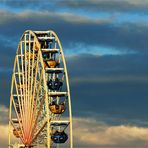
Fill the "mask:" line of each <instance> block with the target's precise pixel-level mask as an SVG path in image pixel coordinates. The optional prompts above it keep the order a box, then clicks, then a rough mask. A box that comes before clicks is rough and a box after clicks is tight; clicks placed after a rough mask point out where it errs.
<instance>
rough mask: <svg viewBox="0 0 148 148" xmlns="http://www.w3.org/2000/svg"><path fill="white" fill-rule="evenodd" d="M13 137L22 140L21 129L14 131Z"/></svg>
mask: <svg viewBox="0 0 148 148" xmlns="http://www.w3.org/2000/svg"><path fill="white" fill-rule="evenodd" d="M13 135H14V136H15V137H16V138H20V137H22V135H23V134H22V131H21V128H19V127H18V128H14V129H13Z"/></svg>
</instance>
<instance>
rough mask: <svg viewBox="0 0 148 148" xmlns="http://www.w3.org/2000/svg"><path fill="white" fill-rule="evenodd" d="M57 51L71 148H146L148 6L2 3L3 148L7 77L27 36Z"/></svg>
mask: <svg viewBox="0 0 148 148" xmlns="http://www.w3.org/2000/svg"><path fill="white" fill-rule="evenodd" d="M27 29H31V30H48V29H52V30H54V31H55V32H56V33H57V35H58V37H59V38H60V41H61V43H62V46H63V49H64V53H65V57H66V61H67V67H68V73H69V78H70V87H71V95H72V107H73V123H74V127H73V128H74V135H73V136H74V147H75V148H147V147H148V107H147V106H148V91H147V86H148V0H50V1H49V0H21V1H20V0H0V131H2V132H3V133H4V134H3V135H0V148H6V147H7V131H8V130H7V123H8V121H7V120H8V119H7V116H8V107H9V94H10V86H11V74H12V69H13V61H14V57H15V52H16V49H17V44H18V42H19V39H20V37H21V35H22V33H23V32H24V31H25V30H27Z"/></svg>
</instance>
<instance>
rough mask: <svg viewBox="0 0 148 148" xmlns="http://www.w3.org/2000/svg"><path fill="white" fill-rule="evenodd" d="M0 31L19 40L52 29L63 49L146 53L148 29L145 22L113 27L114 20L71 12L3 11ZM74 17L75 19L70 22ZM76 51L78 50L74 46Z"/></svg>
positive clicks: (5, 35)
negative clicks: (27, 32) (32, 32)
mask: <svg viewBox="0 0 148 148" xmlns="http://www.w3.org/2000/svg"><path fill="white" fill-rule="evenodd" d="M0 14H1V23H0V31H1V34H2V35H3V36H4V37H5V38H7V37H8V38H10V39H11V36H14V37H15V38H16V37H17V38H19V37H20V36H21V34H22V32H23V31H24V30H26V29H32V30H47V29H49V28H50V29H53V30H55V31H56V32H57V34H58V35H59V37H60V39H61V41H62V43H63V45H64V47H66V48H71V47H73V48H74V46H75V44H76V43H77V44H83V45H84V48H85V46H86V47H87V45H90V46H104V47H109V48H113V49H114V48H115V49H117V50H121V51H122V50H123V51H125V50H127V51H128V50H131V51H136V52H144V53H146V52H147V51H148V50H147V38H148V26H147V25H145V24H142V23H137V24H134V23H124V24H118V25H115V24H114V20H111V19H107V20H106V19H92V18H89V17H84V16H77V15H74V14H70V13H53V12H30V11H26V12H23V13H19V14H17V13H11V12H6V11H1V12H0ZM71 18H73V19H71ZM75 48H76V47H75Z"/></svg>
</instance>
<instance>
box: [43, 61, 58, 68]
mask: <svg viewBox="0 0 148 148" xmlns="http://www.w3.org/2000/svg"><path fill="white" fill-rule="evenodd" d="M58 65H59V62H58V61H56V60H53V59H50V60H45V61H44V68H47V67H48V68H55V67H56V66H58Z"/></svg>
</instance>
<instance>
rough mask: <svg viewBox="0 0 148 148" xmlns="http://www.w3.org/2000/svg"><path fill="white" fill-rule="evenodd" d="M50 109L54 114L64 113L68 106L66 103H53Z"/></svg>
mask: <svg viewBox="0 0 148 148" xmlns="http://www.w3.org/2000/svg"><path fill="white" fill-rule="evenodd" d="M49 109H50V111H51V112H52V113H54V114H62V113H64V112H65V110H66V106H65V103H64V102H63V103H60V104H56V103H51V104H50V105H49Z"/></svg>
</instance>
